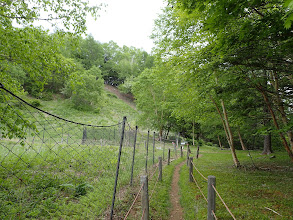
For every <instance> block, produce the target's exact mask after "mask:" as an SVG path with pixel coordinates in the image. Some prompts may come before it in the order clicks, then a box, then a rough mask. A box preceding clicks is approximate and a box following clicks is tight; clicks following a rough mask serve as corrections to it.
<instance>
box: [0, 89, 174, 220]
mask: <svg viewBox="0 0 293 220" xmlns="http://www.w3.org/2000/svg"><path fill="white" fill-rule="evenodd" d="M0 99H1V102H0V218H1V219H25V218H36V219H48V218H58V219H69V218H78V219H96V218H99V217H102V216H105V213H107V212H108V211H107V210H109V207H110V205H111V200H112V198H113V197H112V195H113V187H114V182H115V178H116V177H118V174H119V178H118V181H117V193H118V197H116V199H118V200H119V195H121V194H122V192H123V187H124V186H125V185H127V184H129V183H130V181H131V176H133V181H139V178H137V177H138V176H139V175H140V174H141V173H142V172H145V171H146V170H147V169H145V166H147V167H150V166H152V165H154V164H156V163H157V160H158V156H162V155H164V154H166V151H165V148H166V149H167V148H168V146H167V145H168V144H164V142H163V141H158V137H156V134H155V133H153V136H151V135H146V134H143V133H138V134H137V140H136V141H135V139H136V138H135V136H136V132H137V131H136V128H132V127H131V126H130V125H129V124H126V126H125V130H124V132H123V133H124V136H123V150H122V152H121V158H120V164H119V172H118V173H117V162H118V155H119V145H120V144H121V139H122V138H121V135H122V122H121V123H118V124H115V125H111V126H95V125H89V124H83V123H76V122H73V121H70V120H66V119H63V118H60V117H58V116H56V115H53V114H50V113H49V112H45V111H43V110H41V109H39V108H36V107H34V106H32V105H31V104H29V103H28V102H26V101H25V100H23V99H21V98H20V97H18V96H16V95H14V94H13V93H11V92H10V91H9V90H6V89H5V88H4V87H3V86H1V87H0ZM147 143H148V149H147ZM134 154H135V156H134ZM175 156H176V155H175V152H173V153H172V157H174V158H175ZM133 158H134V160H133ZM165 158H166V157H165ZM115 174H116V175H115Z"/></svg>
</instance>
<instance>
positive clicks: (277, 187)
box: [179, 147, 293, 219]
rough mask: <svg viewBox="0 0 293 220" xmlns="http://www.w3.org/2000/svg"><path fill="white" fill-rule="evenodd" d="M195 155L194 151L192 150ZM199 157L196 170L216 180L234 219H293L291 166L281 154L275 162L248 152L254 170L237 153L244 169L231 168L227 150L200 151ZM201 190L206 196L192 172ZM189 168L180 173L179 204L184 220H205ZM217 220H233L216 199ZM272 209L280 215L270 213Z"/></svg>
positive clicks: (204, 186) (203, 205)
mask: <svg viewBox="0 0 293 220" xmlns="http://www.w3.org/2000/svg"><path fill="white" fill-rule="evenodd" d="M193 153H194V154H195V149H193ZM201 154H202V157H200V158H199V159H194V164H195V166H196V167H197V168H198V169H199V170H200V171H201V172H202V173H203V175H204V176H205V177H207V176H209V175H214V176H216V186H217V189H218V191H219V193H220V195H221V196H222V197H223V199H224V201H225V202H226V204H227V206H228V207H229V208H230V209H231V211H232V213H233V214H234V216H235V217H236V219H293V217H292V216H293V211H292V207H293V191H292V189H293V172H292V170H293V164H292V163H291V162H290V160H289V158H288V156H287V154H286V153H284V152H278V153H276V154H275V155H276V158H274V159H272V158H270V157H269V156H262V155H260V152H257V151H254V152H251V155H252V157H253V162H254V164H255V165H256V166H257V167H259V168H261V169H255V168H254V167H253V164H252V162H251V159H250V158H249V157H248V155H247V154H248V153H247V151H246V152H242V151H237V154H238V157H239V160H240V162H241V164H242V165H244V167H242V168H240V169H236V168H235V167H233V166H232V165H233V162H232V156H231V153H230V151H229V150H223V151H221V150H219V149H218V148H214V147H202V149H201ZM194 174H195V177H196V179H197V180H198V183H199V185H200V187H202V190H203V192H204V194H205V196H207V182H206V181H205V180H204V179H203V178H202V177H201V176H200V175H199V174H198V173H197V172H196V171H194ZM188 181H189V177H188V168H187V167H186V166H184V167H183V168H182V170H181V173H180V183H179V184H180V188H181V196H182V198H181V204H182V206H183V207H184V209H185V219H205V218H206V216H207V213H206V212H207V209H206V207H207V204H206V201H205V200H204V199H203V197H202V196H201V194H200V192H199V190H198V188H197V187H196V185H195V183H189V182H188ZM216 202H217V205H216V215H217V217H218V219H232V218H231V216H230V215H229V213H228V212H227V211H226V209H225V207H224V206H223V205H222V204H221V201H220V199H219V198H218V197H217V198H216ZM268 208H269V209H272V210H274V211H276V212H278V213H279V214H280V215H281V216H280V215H278V214H276V213H274V212H273V211H271V210H269V209H268Z"/></svg>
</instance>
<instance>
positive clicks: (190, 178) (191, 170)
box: [189, 157, 194, 182]
mask: <svg viewBox="0 0 293 220" xmlns="http://www.w3.org/2000/svg"><path fill="white" fill-rule="evenodd" d="M192 161H193V157H190V158H189V182H194V180H193V178H192V175H193V165H192Z"/></svg>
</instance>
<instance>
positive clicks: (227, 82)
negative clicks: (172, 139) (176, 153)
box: [137, 0, 293, 165]
mask: <svg viewBox="0 0 293 220" xmlns="http://www.w3.org/2000/svg"><path fill="white" fill-rule="evenodd" d="M291 6H292V1H286V2H284V1H278V0H270V1H253V0H252V1H209V0H206V1H194V0H178V1H174V0H169V1H168V6H167V7H166V8H165V9H164V11H163V13H162V15H161V16H160V18H159V19H158V20H157V21H156V27H155V29H154V31H153V35H152V37H153V39H154V41H155V42H156V48H155V52H156V62H157V65H160V66H163V68H162V69H164V71H165V72H167V73H166V74H165V77H162V76H159V75H160V74H157V75H158V77H160V79H161V81H163V82H161V83H162V84H163V85H164V86H159V88H160V93H161V94H163V95H165V94H169V95H168V98H166V99H165V100H164V101H163V102H162V103H160V108H164V107H165V106H168V113H169V115H170V116H172V117H167V120H166V119H165V118H161V119H160V120H161V121H160V122H161V124H164V125H166V124H168V121H173V122H174V120H173V118H176V120H177V121H175V123H176V125H177V126H176V127H175V126H174V129H176V130H177V131H180V132H181V133H182V134H184V135H186V137H190V138H191V137H192V136H193V138H196V137H202V138H204V139H206V140H208V141H212V142H215V143H217V142H218V141H219V142H220V141H221V140H222V141H221V142H222V143H223V140H224V139H227V142H228V144H229V146H230V147H231V149H233V148H234V142H235V143H236V148H240V146H241V145H240V143H241V142H242V149H245V148H246V146H244V145H245V144H246V145H248V147H249V149H255V148H262V147H263V148H264V153H271V152H272V150H276V149H280V147H279V146H280V145H283V149H285V150H286V151H287V153H288V155H289V156H290V158H291V160H293V133H292V127H293V120H292V119H293V118H292V115H293V113H292V107H293V106H292V95H293V93H292V91H293V81H292V76H293V62H292V60H293V57H292V49H291V48H293V32H292V29H291V25H290V21H289V20H290V18H289V17H290V14H291V12H292V11H291V9H290V7H291ZM153 78H154V80H153V81H152V82H150V79H148V80H146V79H143V78H140V79H139V80H140V84H143V82H144V81H147V83H148V84H150V85H153V86H154V85H156V84H157V78H156V77H153ZM146 91H147V90H144V93H145V92H146ZM140 96H141V95H140V94H138V95H137V97H140ZM137 101H138V107H141V106H142V107H141V109H149V108H150V106H152V104H150V103H149V102H148V103H146V102H144V101H140V100H139V99H138V100H137ZM156 102H157V100H156V101H154V102H153V103H154V104H155V103H156ZM156 115H157V112H156V110H155V109H153V111H152V112H148V119H149V120H151V121H152V122H154V124H158V126H157V129H161V127H163V126H162V125H161V124H160V123H157V119H156V118H155V117H154V116H156ZM183 123H185V125H186V126H185V127H184V126H182V124H183ZM178 125H179V126H178ZM180 125H181V126H180ZM223 128H224V129H223ZM186 129H187V130H188V131H187V132H186ZM196 134H197V135H196ZM236 134H237V138H235V137H234V136H236ZM224 143H225V142H224ZM271 143H272V144H273V149H272V145H271ZM219 145H221V143H219ZM224 145H225V144H224ZM236 161H237V158H236ZM237 164H238V165H239V163H237Z"/></svg>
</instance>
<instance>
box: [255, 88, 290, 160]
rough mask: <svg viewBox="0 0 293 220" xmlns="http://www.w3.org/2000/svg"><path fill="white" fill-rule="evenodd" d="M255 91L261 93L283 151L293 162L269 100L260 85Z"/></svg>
mask: <svg viewBox="0 0 293 220" xmlns="http://www.w3.org/2000/svg"><path fill="white" fill-rule="evenodd" d="M257 89H258V90H259V91H260V92H261V94H262V96H263V98H264V101H265V103H266V105H267V107H268V109H269V111H270V113H271V116H272V119H273V122H274V125H275V127H276V128H277V130H279V132H278V133H279V136H280V138H281V140H282V143H283V146H284V147H285V150H286V151H287V153H288V155H289V157H290V159H291V161H292V162H293V152H292V150H291V149H290V147H289V145H288V142H287V140H286V138H285V136H284V134H283V133H282V132H281V131H280V127H279V124H278V121H277V118H276V116H275V113H274V111H273V109H272V107H271V103H270V101H269V98H268V97H267V95H266V93H265V92H264V90H263V88H262V86H261V85H258V86H257Z"/></svg>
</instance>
